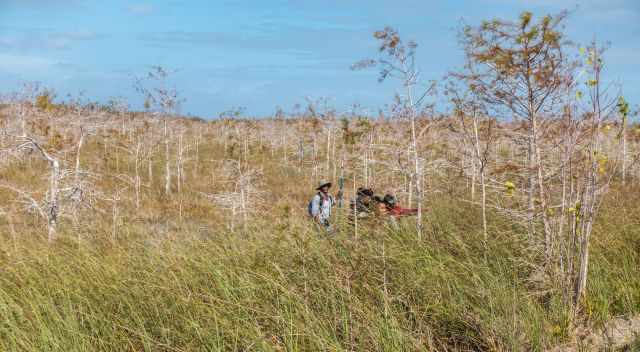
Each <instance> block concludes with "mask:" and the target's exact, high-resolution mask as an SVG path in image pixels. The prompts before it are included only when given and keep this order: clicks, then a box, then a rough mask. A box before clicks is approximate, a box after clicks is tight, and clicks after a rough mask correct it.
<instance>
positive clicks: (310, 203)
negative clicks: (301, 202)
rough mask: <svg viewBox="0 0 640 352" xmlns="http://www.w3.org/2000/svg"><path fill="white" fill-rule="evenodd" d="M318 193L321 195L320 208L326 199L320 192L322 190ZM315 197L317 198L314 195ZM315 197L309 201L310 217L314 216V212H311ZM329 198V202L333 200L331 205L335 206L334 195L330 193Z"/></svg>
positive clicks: (308, 210) (308, 212) (308, 211)
mask: <svg viewBox="0 0 640 352" xmlns="http://www.w3.org/2000/svg"><path fill="white" fill-rule="evenodd" d="M316 195H318V196H320V209H322V207H323V205H324V202H325V199H324V197H323V196H322V195H321V194H320V192H318V193H317V194H316ZM313 198H315V196H313ZM313 198H311V200H310V201H309V204H308V205H307V214H309V216H310V217H313V213H312V212H311V210H312V209H313ZM328 200H329V202H331V205H332V206H333V196H331V195H329V197H328Z"/></svg>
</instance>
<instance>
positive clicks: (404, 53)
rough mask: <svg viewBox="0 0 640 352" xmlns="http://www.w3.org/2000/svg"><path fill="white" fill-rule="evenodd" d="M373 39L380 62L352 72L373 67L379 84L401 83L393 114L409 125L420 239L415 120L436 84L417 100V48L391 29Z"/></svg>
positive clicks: (420, 176)
mask: <svg viewBox="0 0 640 352" xmlns="http://www.w3.org/2000/svg"><path fill="white" fill-rule="evenodd" d="M373 36H374V37H375V38H376V39H377V40H378V41H379V42H380V46H379V47H378V51H379V52H380V58H378V59H377V60H372V59H366V60H362V61H360V62H357V63H356V64H354V65H353V66H352V69H363V68H367V67H371V66H376V67H378V68H379V69H380V75H379V77H378V81H379V82H383V81H385V80H386V79H387V78H396V79H398V80H400V82H401V84H402V88H403V90H404V92H403V94H397V95H396V100H395V101H396V102H395V106H394V112H395V113H396V115H397V116H400V117H406V118H408V119H409V121H410V125H411V149H410V152H411V154H412V156H413V174H412V177H411V179H412V182H413V184H414V185H415V186H414V187H415V189H416V192H415V193H416V202H417V206H418V216H417V223H416V225H417V232H418V236H419V237H422V202H423V188H422V179H423V176H424V175H423V171H424V170H423V162H422V159H421V158H420V155H419V149H418V147H419V146H418V131H417V127H416V120H417V119H418V115H419V113H420V112H421V111H422V109H423V105H424V98H425V97H426V96H427V95H429V94H430V93H432V92H434V90H435V83H432V84H430V85H429V86H428V87H427V88H426V89H424V92H423V93H422V94H419V95H417V96H416V95H415V90H416V89H417V88H418V84H419V79H420V71H419V69H418V68H417V66H416V48H417V46H418V45H417V44H416V43H415V42H414V41H409V42H407V43H406V44H405V43H404V42H403V41H402V39H401V38H400V35H399V34H398V32H397V31H396V30H395V29H393V28H391V27H386V28H385V29H383V30H381V31H376V32H374V33H373Z"/></svg>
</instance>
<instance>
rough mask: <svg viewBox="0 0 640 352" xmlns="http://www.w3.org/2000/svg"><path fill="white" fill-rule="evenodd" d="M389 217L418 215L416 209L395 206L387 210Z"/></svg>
mask: <svg viewBox="0 0 640 352" xmlns="http://www.w3.org/2000/svg"><path fill="white" fill-rule="evenodd" d="M387 211H388V212H389V215H391V216H395V217H399V216H408V215H416V214H418V209H409V208H402V207H400V206H399V205H395V206H394V207H393V208H387Z"/></svg>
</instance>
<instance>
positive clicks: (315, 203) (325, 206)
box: [311, 193, 335, 222]
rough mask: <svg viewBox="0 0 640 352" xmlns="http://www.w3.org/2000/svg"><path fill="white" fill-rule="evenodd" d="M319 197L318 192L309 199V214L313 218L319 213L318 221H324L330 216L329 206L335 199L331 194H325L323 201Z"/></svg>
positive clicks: (332, 204)
mask: <svg viewBox="0 0 640 352" xmlns="http://www.w3.org/2000/svg"><path fill="white" fill-rule="evenodd" d="M321 197H322V196H321V195H320V194H319V193H318V194H316V195H315V196H314V197H313V199H312V200H311V215H313V217H314V218H315V217H317V216H318V215H319V220H320V222H325V221H328V220H329V218H330V217H331V207H332V206H334V204H335V201H334V200H333V197H332V196H331V195H327V198H326V199H325V200H324V201H322V200H321Z"/></svg>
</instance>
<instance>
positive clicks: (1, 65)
mask: <svg viewBox="0 0 640 352" xmlns="http://www.w3.org/2000/svg"><path fill="white" fill-rule="evenodd" d="M54 64H55V62H54V61H52V60H50V59H46V58H42V57H36V56H27V55H8V54H0V71H5V72H9V73H23V72H29V71H43V70H46V69H49V68H51V67H52V66H53V65H54Z"/></svg>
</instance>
